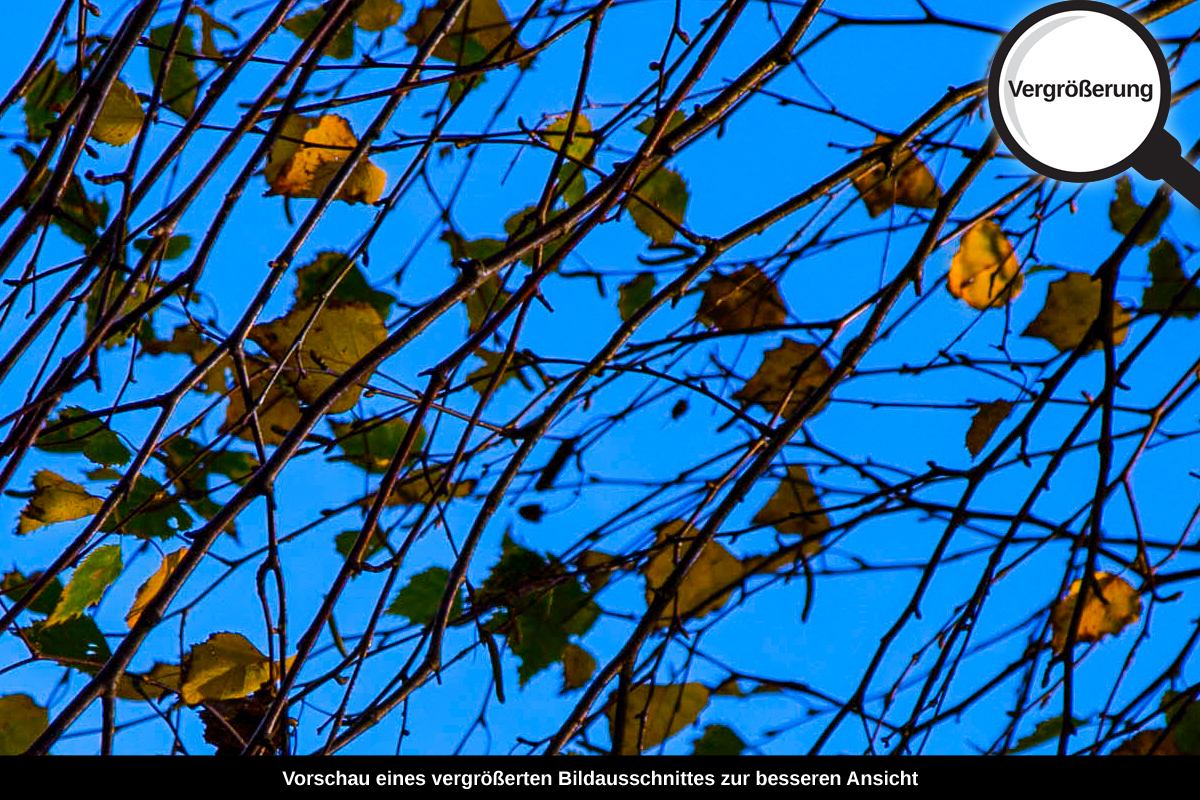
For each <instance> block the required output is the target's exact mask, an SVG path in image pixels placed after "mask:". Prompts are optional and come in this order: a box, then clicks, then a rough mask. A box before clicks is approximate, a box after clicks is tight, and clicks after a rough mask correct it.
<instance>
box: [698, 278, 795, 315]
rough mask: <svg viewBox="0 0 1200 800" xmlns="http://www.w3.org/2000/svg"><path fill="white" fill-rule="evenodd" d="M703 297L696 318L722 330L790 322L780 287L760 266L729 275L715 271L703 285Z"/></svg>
mask: <svg viewBox="0 0 1200 800" xmlns="http://www.w3.org/2000/svg"><path fill="white" fill-rule="evenodd" d="M701 285H702V286H703V287H704V296H703V297H702V298H701V299H700V310H699V311H697V312H696V319H698V320H700V321H701V322H703V323H704V324H705V325H709V326H711V327H714V328H717V329H718V330H722V331H738V330H744V329H746V328H759V327H763V326H765V325H782V324H783V323H785V322H787V306H786V305H784V303H783V297H781V296H780V294H779V287H777V286H776V285H775V282H774V281H772V280H771V279H770V278H768V277H767V276H766V275H764V274H763V273H762V272H761V271H760V270H759V269H758V267H755V266H753V265H749V264H748V265H746V266H744V267H742V268H741V269H739V270H738V271H737V272H734V273H732V274H730V275H721V274H719V273H718V274H716V275H714V276H713V277H712V278H710V279H708V280H707V281H705V282H704V283H703V284H701Z"/></svg>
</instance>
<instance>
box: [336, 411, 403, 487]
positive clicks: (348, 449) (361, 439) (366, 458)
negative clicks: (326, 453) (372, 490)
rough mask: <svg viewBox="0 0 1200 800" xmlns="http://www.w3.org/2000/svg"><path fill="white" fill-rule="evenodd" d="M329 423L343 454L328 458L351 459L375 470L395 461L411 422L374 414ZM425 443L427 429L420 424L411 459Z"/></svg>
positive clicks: (352, 461)
mask: <svg viewBox="0 0 1200 800" xmlns="http://www.w3.org/2000/svg"><path fill="white" fill-rule="evenodd" d="M330 426H331V427H332V428H333V432H334V434H335V435H336V436H337V439H338V446H339V447H341V448H342V453H343V454H344V455H340V456H333V457H332V458H330V459H329V460H330V461H349V462H350V463H351V464H354V465H355V466H356V467H361V468H363V469H365V470H366V471H367V472H373V473H384V472H387V468H388V464H390V463H391V462H392V458H393V457H394V456H395V455H396V452H397V451H398V450H399V449H400V444H401V443H402V442H403V441H404V437H405V435H406V434H407V433H408V423H407V422H405V421H404V420H403V419H401V418H399V417H395V418H393V419H389V420H382V419H381V418H375V419H370V420H358V419H356V420H353V421H351V422H336V421H331V422H330ZM424 444H425V429H424V428H419V429H418V430H417V433H416V437H415V438H414V440H413V446H412V449H411V450H410V451H409V454H408V462H411V461H412V460H413V459H415V458H416V457H417V456H419V455H420V454H421V448H422V447H423V446H424ZM406 463H407V462H406Z"/></svg>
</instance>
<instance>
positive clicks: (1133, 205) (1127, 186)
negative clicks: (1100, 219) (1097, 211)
mask: <svg viewBox="0 0 1200 800" xmlns="http://www.w3.org/2000/svg"><path fill="white" fill-rule="evenodd" d="M1145 210H1146V207H1145V206H1143V205H1139V204H1138V202H1137V201H1136V200H1134V199H1133V183H1132V182H1131V181H1130V180H1129V178H1128V177H1126V176H1124V175H1122V176H1121V177H1120V178H1117V198H1116V199H1115V200H1113V201H1112V202H1111V203H1110V204H1109V206H1108V219H1109V220H1110V221H1111V222H1112V226H1113V230H1114V231H1116V232H1117V233H1119V234H1121V235H1122V236H1124V235H1126V234H1127V233H1129V232H1130V231H1131V230H1133V226H1134V224H1136V223H1137V221H1138V219H1139V218H1140V217H1141V216H1142V212H1143V211H1145ZM1170 213H1171V202H1170V201H1169V200H1168V201H1167V202H1166V203H1164V204H1163V206H1162V208H1161V209H1159V211H1158V213H1156V214H1155V215H1154V217H1153V218H1152V219H1150V221H1149V223H1148V224H1147V225H1146V227H1145V229H1144V230H1143V231H1142V234H1141V236H1139V237H1138V238H1137V240H1135V241H1134V244H1137V245H1143V244H1149V243H1150V242H1152V241H1154V237H1155V236H1158V229H1159V228H1161V227H1162V224H1163V220H1165V219H1166V218H1167V214H1170Z"/></svg>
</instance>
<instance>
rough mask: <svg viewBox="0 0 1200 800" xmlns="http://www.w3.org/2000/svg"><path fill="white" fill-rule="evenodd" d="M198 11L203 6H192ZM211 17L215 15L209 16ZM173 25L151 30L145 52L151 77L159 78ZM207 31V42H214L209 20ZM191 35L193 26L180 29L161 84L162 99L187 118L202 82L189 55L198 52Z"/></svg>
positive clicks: (205, 29)
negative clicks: (198, 7) (148, 60)
mask: <svg viewBox="0 0 1200 800" xmlns="http://www.w3.org/2000/svg"><path fill="white" fill-rule="evenodd" d="M197 11H200V9H192V13H193V14H194V13H196V12H197ZM205 16H207V15H205ZM201 19H204V18H203V17H202V18H201ZM208 19H212V18H211V17H208ZM226 27H228V26H226ZM174 29H175V24H174V23H169V24H167V25H162V26H160V27H158V28H155V29H154V30H152V31H150V46H149V47H147V48H146V54H147V56H148V57H149V59H150V78H151V79H152V80H158V73H159V72H160V71H161V70H162V62H163V60H164V59H165V58H166V56H167V45H168V44H170V43H171V31H173V30H174ZM204 32H205V44H207V45H211V44H212V32H211V29H210V28H209V26H208V25H207V24H206V25H205V27H204ZM192 37H193V34H192V29H191V28H189V27H187V26H184V27H182V28H180V29H179V38H178V39H177V40H176V42H175V52H174V53H172V54H171V65H170V66H169V67H168V68H167V77H166V80H165V81H164V82H163V87H162V100H163V103H165V104H166V106H167V108H169V109H171V110H172V111H174V112H175V113H176V114H178V115H179V116H181V117H183V118H184V119H187V118H188V117H190V116H191V115H192V112H193V111H195V110H196V94H197V90H198V88H199V86H200V76H199V75H197V74H196V62H195V61H194V60H192V59H191V58H188V56H194V55H196V45H195V43H194V42H193V39H192ZM217 55H219V54H217Z"/></svg>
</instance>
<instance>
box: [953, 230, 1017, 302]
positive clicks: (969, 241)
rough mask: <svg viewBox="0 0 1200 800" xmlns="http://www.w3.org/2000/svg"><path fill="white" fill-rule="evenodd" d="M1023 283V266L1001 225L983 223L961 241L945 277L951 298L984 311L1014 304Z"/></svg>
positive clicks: (966, 234) (969, 231)
mask: <svg viewBox="0 0 1200 800" xmlns="http://www.w3.org/2000/svg"><path fill="white" fill-rule="evenodd" d="M1024 283H1025V276H1024V274H1022V272H1021V265H1020V263H1019V262H1018V261H1017V257H1016V255H1015V254H1014V253H1013V247H1012V245H1011V244H1009V241H1008V239H1007V238H1006V237H1005V235H1004V231H1002V230H1001V229H1000V226H999V225H997V224H996V223H994V222H991V221H989V220H984V221H982V222H979V223H976V224H975V225H973V226H971V228H970V230H968V231H967V232H966V233H964V234H963V236H962V238H961V239H959V242H958V252H957V253H955V254H954V258H953V259H951V260H950V274H949V275H947V276H946V288H948V289H949V290H950V294H952V295H954V296H955V297H957V298H959V299H960V300H962V301H963V302H965V303H966V304H967V305H969V306H970V307H971V308H974V309H978V310H979V311H984V310H986V309H988V308H1000V307H1001V306H1003V305H1005V304H1006V303H1011V302H1012V301H1013V300H1014V299H1016V297H1017V295H1019V294H1020V293H1021V287H1022V286H1023V285H1024Z"/></svg>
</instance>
